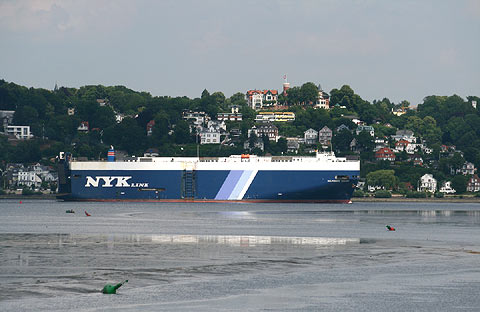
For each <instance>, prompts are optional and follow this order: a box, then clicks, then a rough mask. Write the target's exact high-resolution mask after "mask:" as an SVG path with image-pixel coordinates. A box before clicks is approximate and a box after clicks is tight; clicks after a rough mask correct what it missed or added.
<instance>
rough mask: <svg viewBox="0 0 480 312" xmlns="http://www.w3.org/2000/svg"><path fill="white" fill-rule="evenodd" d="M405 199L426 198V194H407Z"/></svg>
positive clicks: (413, 192) (412, 192) (411, 192)
mask: <svg viewBox="0 0 480 312" xmlns="http://www.w3.org/2000/svg"><path fill="white" fill-rule="evenodd" d="M407 198H427V193H425V192H415V191H410V192H407Z"/></svg>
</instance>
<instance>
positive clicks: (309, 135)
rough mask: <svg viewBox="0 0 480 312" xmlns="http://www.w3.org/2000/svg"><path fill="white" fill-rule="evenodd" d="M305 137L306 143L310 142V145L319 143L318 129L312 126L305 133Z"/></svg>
mask: <svg viewBox="0 0 480 312" xmlns="http://www.w3.org/2000/svg"><path fill="white" fill-rule="evenodd" d="M303 138H304V140H305V144H308V145H311V144H317V142H318V131H317V130H314V129H312V128H310V129H308V130H307V131H305V132H304V133H303Z"/></svg>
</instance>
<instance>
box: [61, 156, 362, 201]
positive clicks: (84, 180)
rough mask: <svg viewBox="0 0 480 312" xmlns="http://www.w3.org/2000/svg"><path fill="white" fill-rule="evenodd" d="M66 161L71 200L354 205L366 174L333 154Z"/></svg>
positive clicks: (64, 189) (65, 192) (64, 185)
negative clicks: (354, 195)
mask: <svg viewBox="0 0 480 312" xmlns="http://www.w3.org/2000/svg"><path fill="white" fill-rule="evenodd" d="M60 161H61V163H60V164H59V196H58V198H60V199H63V200H70V201H164V202H169V201H170V202H192V201H193V202H340V203H348V202H350V198H351V196H352V193H353V191H354V188H355V185H356V183H357V181H358V178H359V175H360V162H359V160H349V159H347V158H343V157H336V156H335V155H334V153H333V152H327V153H316V155H315V156H268V157H263V156H256V155H247V154H244V155H232V156H229V157H133V158H130V159H125V160H121V161H120V160H116V159H115V152H114V151H113V149H112V150H110V151H109V152H108V161H79V160H74V159H72V157H71V156H70V155H68V154H62V155H60Z"/></svg>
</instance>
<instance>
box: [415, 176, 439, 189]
mask: <svg viewBox="0 0 480 312" xmlns="http://www.w3.org/2000/svg"><path fill="white" fill-rule="evenodd" d="M436 190H437V180H436V179H435V178H434V177H433V175H431V174H429V173H427V174H424V175H423V176H422V177H421V178H420V181H419V182H418V188H417V191H419V192H430V193H435V191H436Z"/></svg>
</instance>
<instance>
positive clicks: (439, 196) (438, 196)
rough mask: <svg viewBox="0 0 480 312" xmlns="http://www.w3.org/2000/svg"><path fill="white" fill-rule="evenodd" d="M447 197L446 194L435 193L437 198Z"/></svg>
mask: <svg viewBox="0 0 480 312" xmlns="http://www.w3.org/2000/svg"><path fill="white" fill-rule="evenodd" d="M444 196H445V194H443V193H441V192H436V193H435V198H443V197H444Z"/></svg>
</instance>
